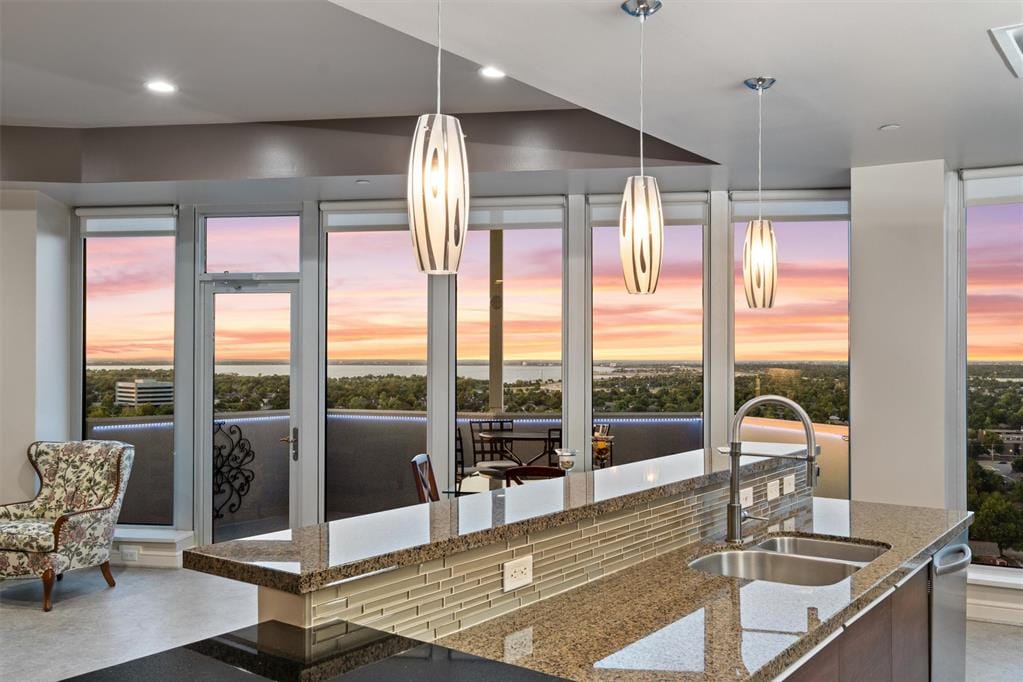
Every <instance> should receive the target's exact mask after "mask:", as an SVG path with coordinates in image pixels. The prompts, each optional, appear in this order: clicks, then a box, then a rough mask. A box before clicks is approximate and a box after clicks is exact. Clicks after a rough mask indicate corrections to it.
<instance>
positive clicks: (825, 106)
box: [0, 0, 1023, 189]
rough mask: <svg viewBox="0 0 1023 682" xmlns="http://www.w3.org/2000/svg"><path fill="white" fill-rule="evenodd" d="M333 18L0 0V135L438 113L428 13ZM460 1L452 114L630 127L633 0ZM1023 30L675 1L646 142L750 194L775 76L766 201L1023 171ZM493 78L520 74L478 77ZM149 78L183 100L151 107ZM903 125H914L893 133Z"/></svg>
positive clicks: (379, 11)
mask: <svg viewBox="0 0 1023 682" xmlns="http://www.w3.org/2000/svg"><path fill="white" fill-rule="evenodd" d="M331 1H332V2H335V3H336V4H331V2H328V0H77V1H75V0H0V121H2V122H3V123H5V124H22V125H50V126H74V127H84V126H116V125H153V124H171V123H178V124H185V123H210V122H229V121H230V122H233V121H266V120H291V119H316V118H341V117H361V116H383V115H399V114H415V113H420V112H422V111H426V110H429V109H431V108H432V106H433V88H434V63H433V58H434V53H433V50H432V48H431V47H430V45H429V44H428V43H430V42H432V41H433V40H434V31H435V17H434V11H435V3H434V1H433V0H331ZM444 4H445V20H444V46H445V49H449V50H451V52H453V53H455V54H456V55H460V57H456V56H453V55H452V56H450V58H446V59H445V78H444V84H445V85H444V98H445V99H444V102H445V103H444V109H445V110H447V111H456V112H466V113H468V112H484V111H511V110H530V109H545V108H555V107H566V106H572V105H578V106H582V107H586V108H588V109H592V110H593V111H596V112H597V113H599V114H603V115H605V116H608V117H610V118H613V119H615V120H618V121H621V122H623V123H626V124H628V125H636V123H637V104H636V97H637V94H638V92H637V90H638V89H637V85H636V82H635V76H636V66H637V63H636V54H637V48H638V25H637V23H636V22H635V20H630V19H629V18H628V17H627V16H626V15H624V14H623V13H622V12H621V11H620V10H619V9H618V4H619V0H444ZM337 5H341V6H343V7H344V8H348V9H350V10H352V11H347V10H346V9H343V8H342V7H339V6H337ZM356 13H358V14H356ZM1020 22H1023V2H1020V1H1018V0H1004V1H1001V0H926V1H916V0H886V1H878V0H812V1H810V0H664V9H663V10H662V11H661V12H660V13H659V14H658V15H657V16H656V17H654V18H653V19H652V20H651V21H650V23H649V24H648V25H647V48H648V52H647V107H646V110H647V129H648V132H650V133H651V134H653V135H655V136H657V137H660V138H662V139H664V140H667V141H669V142H672V143H674V144H676V145H678V146H680V147H683V148H685V149H688V150H691V151H693V152H695V153H697V154H700V155H702V156H705V157H707V158H710V159H713V160H715V161H718V162H720V163H721V164H722V166H720V167H716V168H711V169H690V170H685V171H684V172H682V171H680V172H679V173H675V169H665V170H658V171H656V172H657V174H658V175H659V176H662V184H663V183H664V182H665V181H667V180H669V179H673V183H672V186H670V187H666V189H706V188H707V187H708V186H709V187H710V188H713V189H724V188H748V187H751V186H753V185H754V183H755V179H756V173H755V164H754V162H755V155H754V147H753V142H754V126H755V117H754V115H755V96H754V95H753V94H752V93H751V92H750V91H748V90H746V89H745V88H744V87H743V86H742V85H741V83H742V80H743V79H745V78H747V77H749V76H754V75H760V74H764V75H770V76H774V77H776V78H778V84H777V85H776V86H775V87H774V88H773V89H772V90H771V91H770V92H769V93H768V94H767V95H766V99H765V102H766V123H765V176H764V182H765V186H766V187H768V188H771V187H775V188H783V187H790V188H796V187H815V186H816V187H829V186H843V185H847V183H848V181H849V180H848V169H849V168H850V167H852V166H862V165H871V164H882V163H895V162H901V161H914V160H922V159H933V158H945V159H947V160H948V163H949V166H950V167H953V168H956V167H980V166H989V165H1004V164H1016V163H1023V80H1020V79H1015V78H1013V77H1012V76H1011V75H1010V73H1009V71H1008V69H1007V68H1006V66H1005V65H1004V63H1003V62H1002V61H1001V59H1000V57H999V56H998V54H997V53H996V51H995V50H994V48H993V46H992V44H991V42H990V40H989V38H988V35H987V29H989V28H991V27H995V26H1001V25H1005V24H1012V23H1020ZM410 36H413V37H410ZM423 41H426V42H423ZM477 63H496V64H498V65H500V66H501V67H502V68H504V69H505V70H506V71H507V72H508V73H509V75H510V76H512V77H514V79H511V78H510V79H505V80H504V81H498V82H494V81H487V80H483V79H481V78H480V77H479V76H478V75H477V74H476V73H475V68H476V64H477ZM154 76H162V77H165V78H168V79H170V80H174V81H175V82H177V83H178V85H179V86H180V88H181V92H180V93H178V94H177V95H175V96H173V97H167V98H161V97H156V96H154V95H152V94H150V93H148V92H146V91H145V90H144V89H143V88H142V83H143V81H145V80H146V79H147V78H150V77H154ZM517 81H521V82H517ZM546 93H550V94H546ZM569 102H570V103H572V104H569ZM889 122H898V123H901V124H902V128H901V129H900V130H899V131H897V132H894V133H881V132H878V131H877V127H878V126H879V125H881V124H883V123H889Z"/></svg>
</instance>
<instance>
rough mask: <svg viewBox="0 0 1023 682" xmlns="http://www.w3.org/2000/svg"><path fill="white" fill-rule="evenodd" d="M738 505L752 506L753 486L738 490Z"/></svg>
mask: <svg viewBox="0 0 1023 682" xmlns="http://www.w3.org/2000/svg"><path fill="white" fill-rule="evenodd" d="M739 505H740V506H742V507H743V508H746V507H752V506H753V487H752V486H751V487H749V488H743V489H742V490H740V491H739Z"/></svg>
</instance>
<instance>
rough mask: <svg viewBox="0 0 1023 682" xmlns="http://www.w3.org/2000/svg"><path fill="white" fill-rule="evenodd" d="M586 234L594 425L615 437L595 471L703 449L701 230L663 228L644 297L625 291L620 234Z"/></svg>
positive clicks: (597, 452)
mask: <svg viewBox="0 0 1023 682" xmlns="http://www.w3.org/2000/svg"><path fill="white" fill-rule="evenodd" d="M592 232H593V420H594V423H595V424H607V425H608V427H609V434H608V435H610V436H612V437H613V440H612V441H610V442H611V447H610V448H606V447H601V446H600V445H599V439H598V444H597V445H595V446H594V465H595V466H600V465H601V464H602V463H604V462H603V461H602V460H603V459H604V456H605V454H604V451H605V450H608V449H610V453H608V454H609V455H610V457H611V458H613V463H614V464H625V463H627V462H633V461H638V460H643V459H650V458H652V457H661V456H663V455H668V454H673V453H677V452H686V451H690V450H697V449H702V448H703V429H702V420H701V416H702V413H703V227H702V226H701V225H665V227H664V258H663V261H662V264H661V275H660V280H659V282H658V284H657V291H656V292H655V293H654V294H650V295H633V294H629V293H628V291H626V288H625V282H624V279H623V277H622V264H621V259H620V257H619V247H618V228H617V227H613V226H602V227H595V228H594V229H593V231H592ZM700 461H701V463H702V458H701V459H700Z"/></svg>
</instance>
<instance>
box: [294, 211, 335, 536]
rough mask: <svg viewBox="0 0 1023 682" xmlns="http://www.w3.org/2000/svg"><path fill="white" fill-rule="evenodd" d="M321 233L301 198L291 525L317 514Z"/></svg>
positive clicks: (322, 364)
mask: <svg viewBox="0 0 1023 682" xmlns="http://www.w3.org/2000/svg"><path fill="white" fill-rule="evenodd" d="M325 247H326V234H324V233H322V231H321V229H320V206H319V203H318V202H316V201H303V202H302V215H301V232H300V239H299V250H300V254H301V265H300V266H299V267H300V270H301V271H300V274H299V282H300V284H299V294H298V301H296V305H298V306H299V320H300V329H298V330H296V332H297V333H298V334H299V342H300V348H301V354H300V355H299V357H297V358H293V359H292V362H293V363H294V362H297V363H298V365H299V366H298V371H299V373H300V376H301V377H302V378H301V380H300V381H299V382H298V384H299V388H300V390H301V394H300V395H299V396H298V403H299V404H298V409H297V410H294V412H296V413H297V414H298V428H299V439H298V452H299V460H298V462H292V465H291V466H292V472H293V475H297V478H298V481H297V485H294V486H292V490H293V491H297V493H298V495H297V500H296V501H295V505H294V507H295V512H296V516H294V517H293V518H294V519H295V523H296V525H297V526H308V525H311V524H314V523H318V522H319V521H321V520H322V518H323V490H324V482H325V478H324V447H323V444H324V431H325V426H326V424H325V423H326V414H327V412H326V398H325V395H324V394H325V389H326V386H325V381H326V376H327V347H326V338H327V334H326V301H325V299H326V291H327V266H326V258H327V253H326V248H325Z"/></svg>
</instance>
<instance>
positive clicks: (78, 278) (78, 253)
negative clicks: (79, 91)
mask: <svg viewBox="0 0 1023 682" xmlns="http://www.w3.org/2000/svg"><path fill="white" fill-rule="evenodd" d="M154 217H166V218H170V217H173V218H174V223H175V227H174V229H173V230H171V229H166V230H160V229H141V230H111V231H103V232H99V233H96V234H92V235H90V234H89V233H88V220H89V219H90V218H99V219H102V218H117V219H129V220H130V219H142V220H145V219H148V218H154ZM71 222H72V224H71V236H72V244H71V254H70V255H71V267H70V273H71V292H70V293H71V296H70V301H71V303H70V306H71V310H70V314H71V325H70V329H71V334H72V339H71V341H72V342H71V344H70V345H71V361H70V366H71V381H70V387H71V399H70V401H69V405H70V408H71V415H70V417H71V418H70V424H69V427H70V428H69V435H70V437H71V438H72V439H75V440H81V439H83V438H84V436H85V433H86V415H85V372H86V354H85V328H86V319H85V315H86V309H85V291H86V282H85V240H86V239H115V238H120V237H158V236H162V237H167V236H173V237H174V251H175V253H174V329H173V338H174V341H173V343H174V351H173V371H174V387H175V388H174V450H173V452H172V457H173V471H174V490H173V494H172V500H173V502H172V521H171V523H169V524H139V523H119V524H117V527H118V528H131V529H139V530H142V531H150V532H152V531H155V532H156V533H157V534H158V533H160V532H164V531H166V530H190V529H191V527H192V515H191V504H190V503H191V498H192V493H191V491H192V485H193V483H192V468H191V460H190V457H187V456H185V453H182V452H181V445H180V443H181V441H180V434H181V432H182V431H184V430H186V429H187V430H188V432H190V429H191V420H190V416H191V408H190V405H191V402H190V400H188V398H187V396H190V395H191V388H190V381H189V380H188V379H186V378H185V377H187V376H189V375H188V373H187V372H186V371H183V368H182V366H181V364H180V362H181V360H182V356H183V355H184V353H183V349H181V348H179V345H180V343H179V339H180V335H179V330H180V325H181V324H182V322H183V321H184V319H185V318H189V317H191V314H192V309H191V305H190V303H191V301H190V299H189V301H188V305H187V306H182V295H181V294H182V290H187V289H188V287H189V286H190V281H191V272H190V271H189V269H188V265H189V264H190V263H191V258H184V259H183V258H182V253H183V251H184V252H188V249H189V245H190V244H191V240H192V230H191V227H192V221H191V215H190V211H189V210H187V209H185V210H184V211H183V210H182V207H181V206H179V205H177V204H171V205H148V206H127V207H122V206H115V207H77V208H75V209H74V211H73V212H72V218H71ZM186 310H187V311H188V314H187V315H186V314H185V311H186ZM185 369H187V367H186V368H185Z"/></svg>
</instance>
